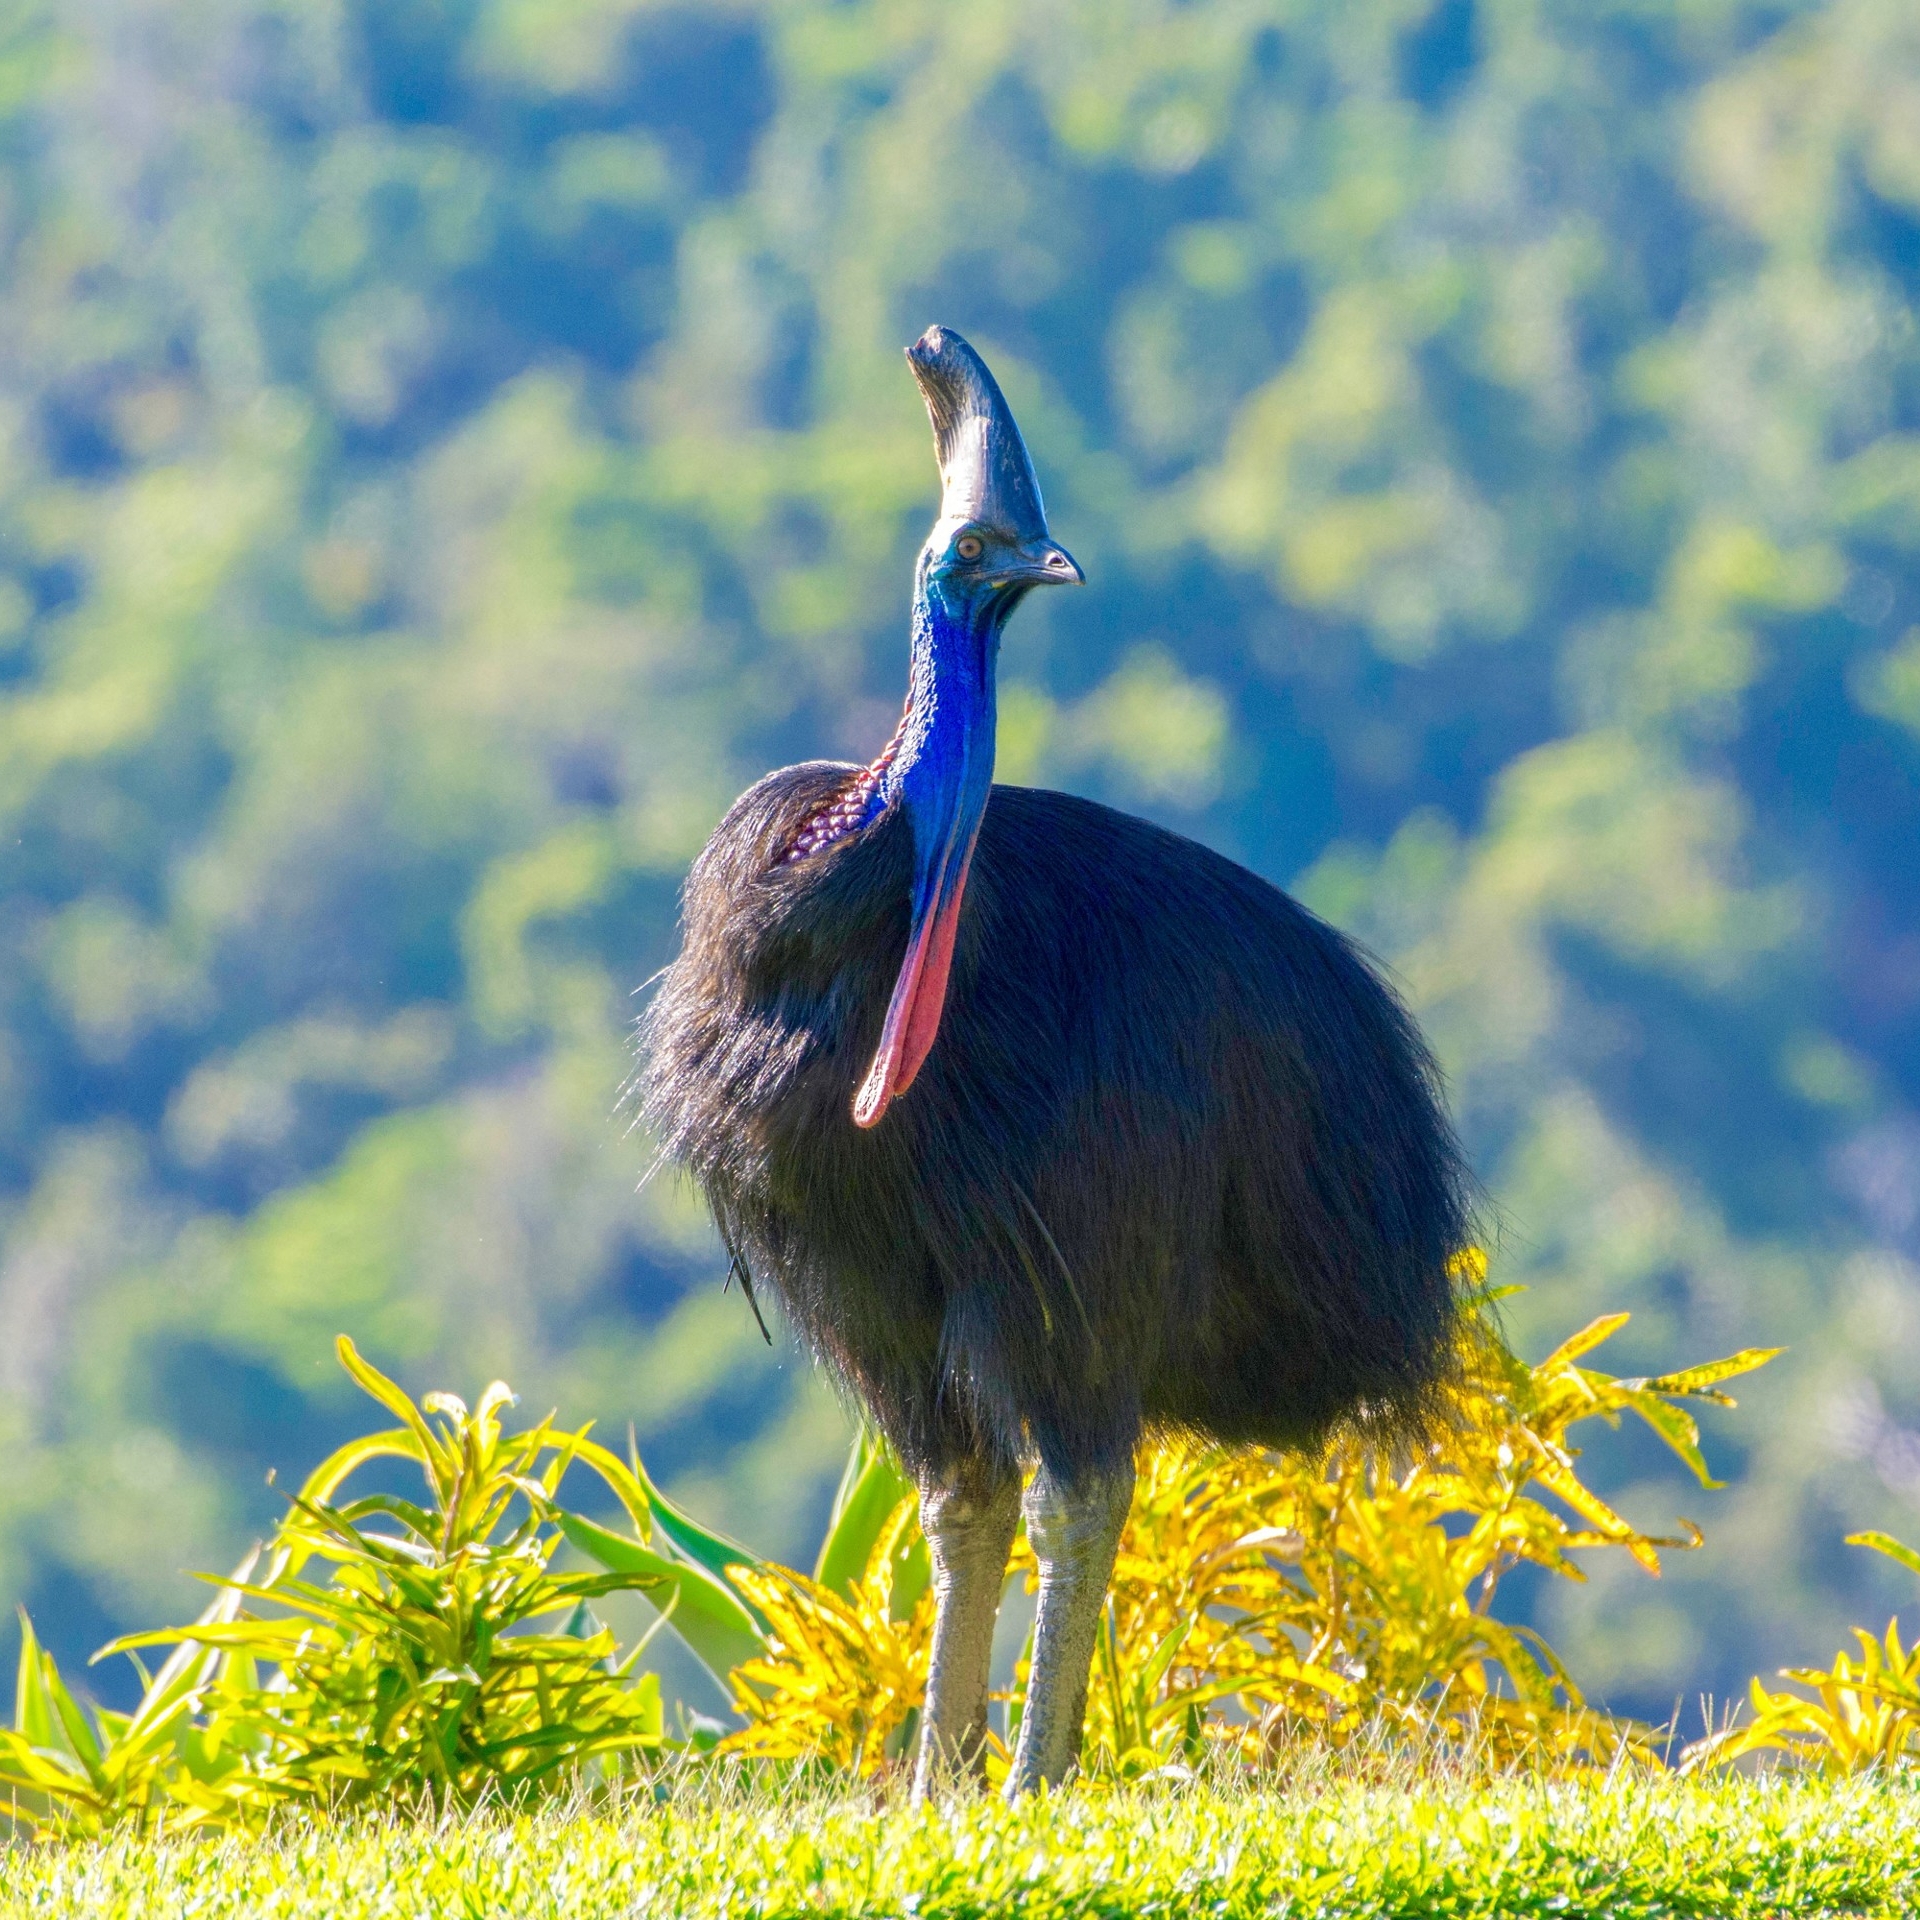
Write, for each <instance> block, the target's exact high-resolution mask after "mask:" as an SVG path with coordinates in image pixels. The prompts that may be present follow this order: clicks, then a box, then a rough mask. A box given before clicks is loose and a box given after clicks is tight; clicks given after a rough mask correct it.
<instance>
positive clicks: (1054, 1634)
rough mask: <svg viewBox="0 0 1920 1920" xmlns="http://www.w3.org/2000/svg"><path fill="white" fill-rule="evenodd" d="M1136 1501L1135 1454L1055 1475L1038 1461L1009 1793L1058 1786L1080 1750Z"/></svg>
mask: <svg viewBox="0 0 1920 1920" xmlns="http://www.w3.org/2000/svg"><path fill="white" fill-rule="evenodd" d="M1132 1504H1133V1463H1132V1461H1128V1462H1127V1464H1126V1465H1125V1466H1124V1467H1121V1468H1118V1469H1116V1470H1110V1471H1108V1472H1106V1473H1089V1474H1084V1475H1082V1476H1081V1478H1080V1479H1079V1480H1077V1481H1073V1482H1070V1483H1066V1482H1061V1481H1058V1480H1056V1479H1054V1477H1053V1476H1052V1475H1051V1474H1050V1473H1048V1471H1047V1470H1046V1468H1045V1467H1044V1466H1043V1467H1042V1468H1041V1469H1040V1471H1039V1472H1038V1473H1036V1474H1035V1475H1034V1477H1033V1482H1032V1484H1031V1485H1030V1486H1029V1487H1028V1488H1027V1494H1026V1501H1025V1506H1026V1515H1027V1539H1028V1540H1029V1541H1030V1542H1031V1543H1032V1546H1033V1551H1034V1557H1035V1558H1036V1559H1037V1560H1038V1561H1039V1562H1040V1607H1039V1612H1038V1613H1037V1614H1036V1616H1035V1618H1034V1625H1033V1667H1032V1671H1031V1673H1030V1674H1029V1676H1028V1680H1027V1703H1026V1708H1025V1710H1024V1711H1023V1713H1022V1714H1021V1717H1020V1743H1019V1746H1018V1748H1017V1749H1016V1751H1015V1753H1014V1756H1013V1771H1012V1772H1011V1773H1009V1774H1008V1776H1007V1788H1006V1792H1007V1798H1008V1799H1009V1800H1012V1799H1017V1798H1018V1797H1019V1796H1020V1795H1021V1794H1025V1793H1032V1792H1033V1791H1034V1790H1035V1789H1036V1788H1037V1787H1040V1786H1042V1785H1046V1786H1058V1785H1059V1784H1060V1782H1061V1781H1062V1780H1064V1779H1065V1778H1066V1776H1067V1773H1068V1771H1069V1770H1070V1769H1071V1768H1072V1766H1073V1764H1074V1762H1075V1761H1076V1760H1077V1759H1078V1758H1079V1755H1080V1729H1081V1725H1082V1723H1083V1722H1084V1721H1085V1719H1086V1715H1087V1676H1088V1672H1089V1670H1090V1668H1091V1667H1092V1665H1093V1643H1094V1637H1095V1635H1096V1634H1097V1633H1098V1631H1099V1627H1100V1609H1101V1607H1102V1606H1103V1605H1105V1603H1106V1598H1107V1583H1108V1582H1109V1581H1110V1580H1111V1579H1112V1578H1113V1560H1114V1555H1115V1554H1116V1553H1117V1552H1118V1550H1119V1546H1120V1530H1121V1528H1122V1527H1124V1526H1125V1525H1126V1521H1127V1509H1128V1508H1129V1507H1130V1506H1131V1505H1132Z"/></svg>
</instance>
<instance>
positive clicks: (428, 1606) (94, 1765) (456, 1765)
mask: <svg viewBox="0 0 1920 1920" xmlns="http://www.w3.org/2000/svg"><path fill="white" fill-rule="evenodd" d="M338 1350H339V1354H340V1360H341V1364H342V1365H343V1366H344V1367H345V1368H346V1369H347V1371H348V1373H349V1374H350V1375H351V1376H352V1377H353V1379H354V1380H355V1381H356V1382H357V1383H358V1384H359V1385H360V1386H361V1387H362V1388H363V1389H364V1390H365V1391H366V1392H367V1393H369V1394H370V1395H371V1396H372V1397H373V1398H374V1399H376V1400H377V1401H379V1402H380V1403H381V1405H382V1406H384V1407H385V1408H387V1409H388V1411H389V1412H391V1413H392V1414H394V1415H395V1416H397V1417H398V1419H399V1421H400V1423H401V1424H400V1425H399V1426H398V1427H395V1428H391V1429H388V1430H385V1431H382V1432H377V1433H373V1434H369V1435H366V1436H365V1437H363V1438H361V1439H358V1440H355V1441H352V1442H350V1443H349V1444H348V1445H347V1446H344V1447H342V1448H341V1449H339V1451H337V1452H336V1453H334V1454H333V1455H331V1456H330V1457H329V1458H328V1459H327V1460H325V1461H324V1462H322V1464H321V1465H320V1466H319V1467H318V1468H317V1469H316V1470H315V1471H314V1473H313V1474H312V1475H311V1476H310V1477H309V1478H308V1480H307V1481H306V1483H305V1485H304V1486H303V1487H302V1488H301V1489H300V1491H299V1493H298V1494H297V1495H295V1496H294V1499H293V1501H292V1503H291V1511H290V1512H289V1514H288V1515H287V1518H286V1519H285V1520H284V1521H283V1522H282V1524H281V1526H280V1528H279V1530H278V1532H277V1534H276V1536H275V1538H274V1540H273V1542H272V1544H271V1547H270V1549H269V1550H268V1551H267V1552H266V1553H265V1554H264V1555H262V1556H255V1558H254V1559H250V1560H249V1562H248V1563H247V1565H246V1566H243V1567H242V1568H241V1569H240V1570H239V1571H238V1572H236V1573H235V1574H234V1575H233V1576H231V1577H230V1578H228V1579H226V1580H224V1581H222V1582H220V1583H219V1584H220V1588H221V1591H220V1595H219V1597H218V1599H217V1600H216V1601H215V1603H214V1605H213V1606H212V1607H211V1608H209V1610H208V1611H207V1612H206V1613H205V1614H203V1615H202V1616H201V1618H200V1619H199V1620H197V1621H196V1622H194V1624H193V1625H192V1626H191V1627H184V1628H167V1629H163V1630H160V1631H158V1632H152V1633H142V1634H134V1635H130V1636H128V1637H127V1638H125V1639H123V1640H119V1641H116V1642H115V1643H114V1644H113V1646H111V1647H109V1648H107V1649H105V1650H104V1651H105V1652H106V1653H113V1652H126V1653H129V1654H135V1653H137V1650H138V1649H140V1648H144V1647H149V1646H161V1645H169V1646H172V1647H173V1649H174V1651H173V1653H172V1655H171V1656H170V1657H169V1659H168V1660H167V1662H166V1664H165V1665H164V1666H163V1667H162V1668H161V1669H160V1671H159V1673H158V1674H156V1675H155V1676H154V1677H153V1679H152V1681H151V1682H150V1683H149V1685H148V1686H147V1689H146V1693H145V1696H144V1698H143V1700H142V1702H141V1705H140V1707H139V1709H138V1710H137V1711H136V1712H135V1713H134V1714H132V1715H130V1716H124V1717H123V1716H119V1715H115V1714H109V1713H104V1712H96V1713H95V1714H94V1715H93V1716H92V1718H91V1721H90V1720H89V1718H88V1716H87V1715H86V1714H85V1713H84V1712H83V1710H82V1709H81V1707H80V1705H79V1703H78V1702H77V1701H76V1700H75V1699H74V1697H73V1695H72V1693H71V1691H70V1690H69V1689H68V1688H67V1686H66V1685H65V1683H64V1682H63V1681H62V1680H61V1679H60V1676H59V1674H58V1672H57V1671H56V1670H55V1668H54V1665H53V1662H52V1661H51V1660H50V1659H49V1658H48V1656H47V1655H46V1654H45V1653H44V1652H43V1651H42V1650H41V1649H40V1647H39V1646H38V1644H37V1642H36V1641H35V1640H34V1638H33V1636H32V1631H31V1628H30V1627H29V1628H28V1630H27V1635H26V1640H25V1645H24V1647H23V1650H22V1655H21V1664H20V1681H19V1688H18V1704H17V1706H16V1711H15V1716H14V1726H13V1729H12V1731H11V1732H10V1733H7V1734H6V1735H4V1736H0V1785H7V1786H11V1787H12V1788H13V1789H14V1790H15V1792H16V1793H17V1794H20V1795H22V1796H24V1798H23V1799H22V1800H21V1802H20V1811H21V1812H22V1813H23V1814H24V1815H25V1817H26V1818H28V1819H29V1820H30V1821H32V1822H33V1823H34V1824H36V1825H37V1826H40V1827H43V1828H44V1827H54V1828H59V1829H61V1830H66V1831H72V1830H98V1829H99V1828H101V1827H104V1826H106V1825H110V1824H112V1823H114V1822H117V1821H122V1820H133V1821H135V1822H144V1821H148V1820H151V1819H152V1818H155V1817H157V1816H158V1815H160V1814H161V1813H163V1812H165V1813H167V1814H169V1815H170V1817H171V1818H173V1819H174V1820H176V1821H180V1822H185V1823H193V1822H196V1821H206V1820H216V1821H231V1820H247V1819H251V1818H253V1817H255V1816H257V1815H259V1814H261V1813H263V1812H264V1811H265V1810H266V1809H268V1808H270V1807H272V1806H276V1805H280V1804H284V1803H288V1802H312V1801H326V1802H330V1803H332V1802H347V1803H352V1802H357V1801H363V1800H373V1799H384V1798H386V1797H388V1796H392V1795H396V1794H400V1795H411V1796H415V1797H418V1798H423V1799H426V1800H428V1801H431V1802H434V1803H438V1804H445V1805H453V1806H461V1807H471V1806H473V1805H475V1804H477V1803H478V1802H479V1801H481V1800H482V1799H485V1798H489V1797H500V1798H505V1799H507V1800H518V1799H524V1798H526V1797H527V1796H529V1795H530V1794H533V1793H536V1792H538V1791H540V1790H542V1789H544V1788H545V1787H547V1786H548V1785H550V1784H552V1783H553V1782H555V1781H556V1780H559V1779H561V1778H566V1779H576V1778H578V1777H579V1775H580V1772H581V1770H582V1768H583V1767H586V1766H588V1765H590V1764H593V1765H599V1766H601V1767H603V1768H604V1767H607V1766H613V1765H617V1764H619V1763H620V1762H621V1761H622V1760H623V1759H624V1758H626V1757H629V1756H634V1755H640V1754H645V1753H648V1752H652V1751H656V1750H658V1749H659V1748H660V1747H661V1746H662V1745H663V1744H664V1736H663V1731H662V1723H661V1703H660V1693H659V1683H658V1680H657V1678H656V1677H655V1676H654V1675H652V1674H638V1675H636V1671H635V1669H636V1665H637V1662H638V1660H639V1657H640V1654H641V1653H642V1651H643V1650H644V1644H645V1643H644V1642H643V1643H642V1645H641V1646H638V1647H635V1648H634V1649H633V1650H632V1651H631V1652H630V1653H629V1654H628V1655H627V1656H626V1658H625V1659H624V1660H619V1659H617V1658H616V1648H615V1644H614V1641H613V1637H612V1635H611V1634H609V1633H608V1632H607V1630H606V1629H605V1628H604V1627H602V1626H601V1625H600V1624H599V1623H598V1622H597V1621H596V1620H595V1619H594V1618H593V1615H592V1613H591V1611H590V1603H591V1602H592V1601H593V1600H594V1599H595V1598H597V1597H598V1596H600V1595H601V1594H604V1593H608V1592H611V1591H614V1590H616V1589H622V1588H625V1589H634V1588H638V1589H640V1590H643V1591H645V1592H648V1593H649V1594H652V1595H653V1596H655V1597H656V1598H657V1599H659V1600H660V1601H661V1603H662V1605H663V1606H664V1607H665V1608H667V1609H669V1610H670V1617H671V1616H672V1615H677V1614H679V1613H680V1612H681V1610H682V1609H683V1608H684V1610H685V1615H686V1618H685V1621H684V1625H683V1631H685V1632H687V1633H688V1634H689V1635H691V1636H693V1637H695V1638H696V1639H698V1638H700V1636H701V1634H702V1625H703V1623H711V1622H713V1621H717V1620H719V1619H721V1618H722V1617H723V1613H724V1609H723V1608H722V1607H721V1606H720V1604H719V1601H724V1603H725V1606H726V1607H730V1608H732V1609H733V1611H734V1613H736V1614H739V1613H741V1612H742V1609H741V1608H740V1606H739V1603H738V1602H737V1601H735V1600H734V1599H733V1598H732V1596H731V1595H730V1594H727V1593H725V1592H724V1590H721V1592H720V1595H719V1601H716V1599H715V1597H714V1594H713V1592H712V1591H711V1589H712V1588H713V1587H714V1586H715V1584H716V1583H714V1582H712V1581H711V1580H710V1578H709V1577H708V1576H706V1575H704V1573H703V1572H702V1571H701V1570H700V1569H699V1568H697V1567H689V1566H688V1565H686V1564H685V1563H682V1562H678V1561H676V1560H674V1559H671V1558H669V1557H668V1556H665V1555H661V1554H656V1553H653V1552H652V1551H651V1550H650V1548H649V1547H648V1545H647V1544H646V1542H647V1540H648V1539H649V1538H650V1537H651V1531H652V1515H653V1509H652V1504H651V1502H650V1500H649V1498H648V1493H647V1489H646V1486H645V1483H644V1481H643V1480H642V1479H641V1478H640V1477H639V1476H638V1475H637V1474H636V1473H635V1472H634V1471H633V1469H632V1468H631V1467H629V1466H628V1465H627V1464H625V1463H623V1462H622V1461H620V1460H619V1459H617V1458H616V1457H615V1456H614V1455H613V1454H611V1453H609V1452H608V1451H607V1450H606V1449H605V1448H603V1447H601V1446H599V1445H597V1444H596V1443H595V1442H594V1441H592V1440H590V1439H589V1438H588V1437H587V1435H586V1432H585V1431H584V1430H582V1431H581V1432H577V1433H573V1432H563V1431H559V1430H556V1429H555V1427H554V1425H553V1422H552V1419H551V1417H549V1418H548V1419H546V1420H543V1421H541V1422H540V1423H539V1424H538V1425H537V1426H534V1427H532V1428H530V1429H528V1430H526V1431H524V1432H520V1433H514V1434H507V1433H503V1432H502V1430H501V1425H500V1415H501V1413H502V1411H503V1409H505V1408H506V1407H508V1406H510V1405H511V1404H512V1401H513V1396H512V1394H511V1393H510V1392H509V1390H508V1389H507V1387H506V1386H505V1385H503V1384H502V1383H500V1382H498V1381H496V1382H495V1383H494V1384H493V1385H492V1386H490V1387H489V1388H488V1389H487V1390H486V1392H485V1393H484V1394H482V1395H481V1397H480V1401H479V1404H478V1405H477V1406H476V1407H475V1408H473V1409H472V1410H471V1411H469V1409H468V1408H467V1407H466V1405H465V1404H464V1403H463V1402H462V1401H460V1400H459V1399H458V1398H456V1397H455V1396H454V1395H452V1394H447V1393H438V1394H429V1395H428V1396H427V1397H426V1399H425V1401H424V1402H423V1403H422V1404H421V1405H419V1406H416V1405H415V1404H414V1402H413V1401H412V1400H411V1399H410V1398H409V1397H408V1396H407V1395H406V1394H405V1393H404V1392H403V1391H402V1390H401V1389H400V1388H399V1387H398V1386H396V1385H395V1384H394V1382H392V1381H391V1380H389V1379H387V1378H386V1376H385V1375H384V1374H381V1373H380V1372H378V1371H377V1370H376V1369H375V1368H373V1367H371V1366H369V1365H368V1364H367V1362H366V1361H364V1360H363V1359H362V1358H361V1357H360V1355H359V1354H358V1353H357V1352H356V1351H355V1349H354V1347H353V1343H352V1342H351V1341H350V1340H347V1339H345V1338H342V1339H341V1340H340V1341H339V1343H338ZM381 1459H395V1460H403V1461H406V1462H408V1463H410V1464H412V1465H414V1466H416V1467H418V1468H419V1469H420V1471H421V1472H422V1474H423V1476H424V1478H425V1481H426V1488H427V1503H426V1504H425V1505H421V1504H419V1503H417V1502H415V1501H411V1500H407V1499H403V1498H401V1497H399V1496H398V1495H394V1494H390V1493H381V1492H375V1493H369V1494H366V1495H364V1496H362V1497H360V1498H358V1499H355V1500H351V1501H344V1502H343V1501H341V1500H340V1499H339V1497H338V1496H339V1493H340V1490H341V1488H342V1486H343V1485H344V1483H345V1482H346V1481H347V1480H349V1479H350V1478H351V1477H352V1476H353V1475H354V1474H355V1473H356V1472H358V1471H359V1470H361V1469H362V1468H364V1467H366V1466H367V1465H368V1464H369V1463H371V1462H373V1461H375V1460H381ZM576 1463H578V1464H580V1465H583V1466H585V1467H587V1468H589V1469H590V1470H591V1471H592V1472H593V1473H595V1474H596V1475H597V1476H598V1477H599V1479H600V1480H601V1481H602V1482H603V1483H604V1484H605V1485H606V1486H607V1487H608V1488H609V1489H610V1490H611V1491H612V1492H613V1494H614V1496H615V1497H616V1498H617V1499H618V1500H619V1502H620V1504H621V1506H622V1507H623V1508H624V1509H625V1511H626V1513H627V1515H628V1517H629V1518H630V1520H631V1521H632V1522H633V1525H634V1527H635V1529H636V1531H637V1533H638V1534H639V1536H640V1538H639V1539H638V1540H637V1541H635V1542H634V1543H631V1544H629V1545H625V1546H624V1547H623V1554H622V1559H623V1564H622V1565H621V1567H620V1568H618V1569H617V1570H609V1571H605V1572H599V1573H561V1572H556V1571H554V1569H553V1567H552V1565H551V1564H550V1563H551V1561H552V1558H553V1555H554V1552H555V1550H556V1549H557V1547H558V1546H559V1545H560V1543H561V1541H562V1539H563V1538H565V1537H566V1534H567V1530H568V1528H569V1526H576V1527H577V1526H583V1525H586V1524H589V1523H586V1522H582V1521H579V1520H578V1518H577V1516H574V1515H571V1514H568V1513H566V1512H565V1510H564V1509H562V1508H561V1507H560V1506H559V1505H558V1499H557V1496H558V1492H559V1487H560V1483H561V1480H562V1478H563V1477H564V1476H565V1474H566V1473H567V1471H568V1469H569V1468H570V1467H572V1466H573V1465H575V1464H576ZM375 1521H385V1522H388V1523H391V1524H392V1526H393V1528H394V1531H391V1532H386V1531H374V1530H372V1528H371V1527H370V1525H369V1523H370V1522H375ZM262 1562H264V1569H265V1570H264V1571H263V1572H261V1573H260V1574H259V1575H258V1577H257V1578H256V1577H254V1568H255V1566H256V1565H257V1564H261V1563H262ZM319 1566H324V1567H326V1568H327V1569H328V1570H329V1571H328V1572H327V1574H326V1577H325V1578H319V1577H316V1573H315V1571H313V1570H314V1569H316V1568H317V1567H319ZM703 1605H704V1607H705V1609H706V1611H705V1613H702V1611H701V1609H702V1606H703ZM549 1622H551V1623H555V1628H554V1629H552V1630H546V1631H540V1630H537V1629H539V1628H540V1627H541V1626H542V1624H543V1623H549ZM705 1644H706V1645H707V1646H708V1648H709V1650H710V1651H716V1652H719V1651H724V1650H725V1649H726V1648H727V1645H728V1643H727V1642H725V1641H724V1640H723V1639H720V1638H718V1637H715V1636H714V1635H711V1634H710V1635H709V1636H708V1637H707V1639H706V1641H705ZM743 1644H744V1643H743Z"/></svg>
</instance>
